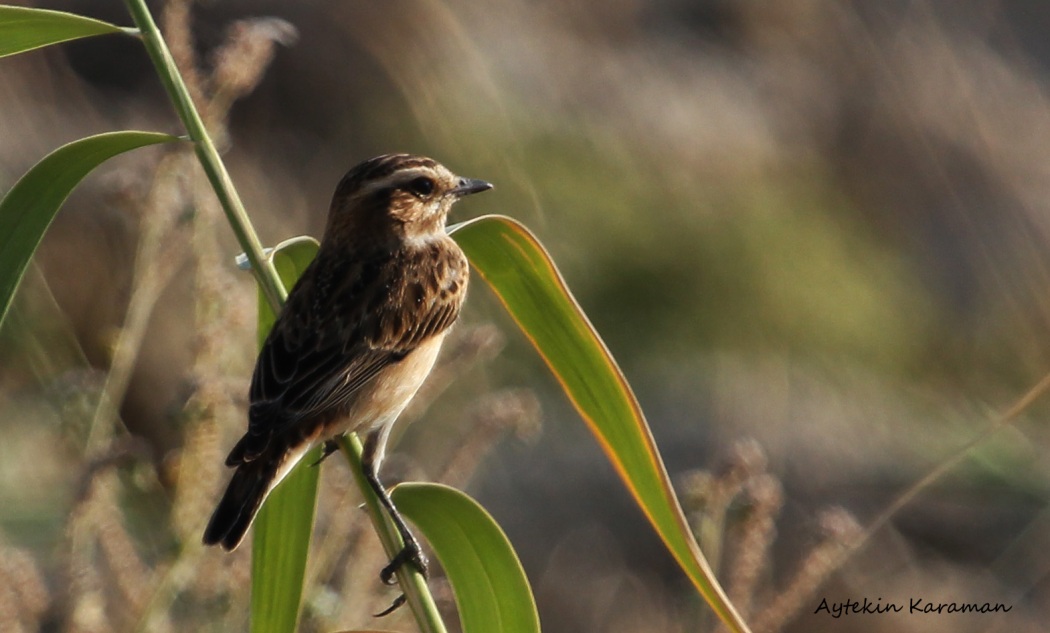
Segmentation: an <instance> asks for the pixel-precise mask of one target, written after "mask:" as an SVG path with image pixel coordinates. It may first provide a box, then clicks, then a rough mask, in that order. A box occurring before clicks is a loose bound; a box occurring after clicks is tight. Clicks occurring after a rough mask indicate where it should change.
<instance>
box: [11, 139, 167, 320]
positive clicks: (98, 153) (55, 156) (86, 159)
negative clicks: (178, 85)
mask: <svg viewBox="0 0 1050 633" xmlns="http://www.w3.org/2000/svg"><path fill="white" fill-rule="evenodd" d="M176 140H178V139H177V138H176V137H174V136H169V135H167V134H158V133H156V132H130V131H129V132H110V133H106V134H99V135H97V136H89V137H88V138H84V139H80V140H79V141H74V142H72V143H69V144H68V145H63V146H62V147H60V148H58V149H56V150H55V151H53V152H51V153H50V154H48V155H47V156H45V157H44V158H43V160H41V161H40V162H39V163H37V164H36V165H34V166H33V168H32V169H30V170H29V171H28V172H26V174H25V175H24V176H22V178H21V179H20V180H19V181H18V182H17V183H15V186H14V187H12V188H11V190H10V191H8V192H7V195H5V196H4V199H3V200H2V201H0V323H3V320H4V317H6V316H7V311H8V309H9V308H10V307H11V300H12V299H13V298H14V294H15V290H16V289H17V288H18V283H19V282H20V281H21V280H22V275H23V274H24V273H25V269H26V266H28V265H29V260H30V259H31V258H32V256H33V253H34V252H35V251H36V248H37V246H39V245H40V240H41V239H43V237H44V232H45V231H47V227H48V226H50V225H51V221H52V220H54V218H55V214H57V213H58V210H59V208H60V207H61V206H62V203H63V202H65V200H66V198H67V197H69V194H70V192H72V191H73V189H74V188H76V186H77V185H78V184H79V183H80V181H81V180H83V179H84V177H85V176H87V175H88V173H90V172H91V170H93V169H95V168H96V167H98V166H99V165H101V164H102V163H103V162H104V161H105V160H106V159H108V158H112V157H113V156H116V155H117V154H120V153H123V152H126V151H128V150H132V149H135V148H138V147H142V146H144V145H153V144H156V143H167V142H170V141H176Z"/></svg>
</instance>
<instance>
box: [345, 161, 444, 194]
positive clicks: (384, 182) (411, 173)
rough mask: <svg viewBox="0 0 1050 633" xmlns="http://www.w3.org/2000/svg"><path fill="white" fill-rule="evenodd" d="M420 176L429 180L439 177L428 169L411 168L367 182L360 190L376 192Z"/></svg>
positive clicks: (367, 192)
mask: <svg viewBox="0 0 1050 633" xmlns="http://www.w3.org/2000/svg"><path fill="white" fill-rule="evenodd" d="M420 176H428V177H430V178H435V179H436V178H438V177H440V176H439V174H438V173H437V172H436V171H435V170H434V169H432V168H429V167H413V168H411V169H399V170H397V171H395V172H394V173H392V174H390V175H388V176H385V177H383V178H380V179H378V180H373V181H371V182H369V183H368V184H366V185H365V186H364V187H362V188H361V193H363V194H369V193H372V192H373V191H378V190H379V189H386V188H388V187H393V186H394V185H397V184H399V183H405V182H408V181H410V180H412V179H413V178H418V177H420Z"/></svg>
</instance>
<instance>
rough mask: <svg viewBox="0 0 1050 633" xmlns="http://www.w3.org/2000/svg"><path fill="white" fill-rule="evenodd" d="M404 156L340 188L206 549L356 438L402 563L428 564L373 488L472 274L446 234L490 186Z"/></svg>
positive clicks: (255, 400) (229, 537)
mask: <svg viewBox="0 0 1050 633" xmlns="http://www.w3.org/2000/svg"><path fill="white" fill-rule="evenodd" d="M491 188H492V185H490V184H489V183H487V182H485V181H482V180H472V179H469V178H460V177H458V176H455V175H454V174H453V173H452V172H450V171H449V170H448V169H446V168H445V167H443V166H441V165H440V164H438V163H437V162H435V161H433V160H431V159H429V158H424V157H421V156H411V155H407V154H392V155H385V156H379V157H376V158H373V159H371V160H367V161H365V162H363V163H361V164H360V165H357V166H356V167H354V168H353V169H351V170H350V171H349V172H348V173H347V174H346V176H344V177H343V179H342V181H341V182H340V183H339V186H338V187H337V188H336V191H335V195H334V197H333V198H332V206H331V209H330V210H329V212H328V223H327V226H326V227H325V232H324V237H323V239H322V240H321V246H320V249H319V250H318V252H317V256H316V258H315V259H314V261H313V263H311V264H310V266H309V267H308V268H307V269H306V271H305V272H304V273H303V275H302V277H301V278H300V279H299V282H298V283H297V284H296V285H295V287H294V288H293V289H292V291H291V293H289V295H288V300H287V302H286V303H285V306H284V309H283V310H282V311H281V313H280V315H279V316H278V318H277V321H276V323H274V326H273V329H272V330H271V331H270V334H269V336H268V337H267V339H266V342H265V343H264V344H263V348H262V351H261V352H260V353H259V359H258V361H257V362H256V365H255V373H254V375H253V376H252V383H251V391H250V403H251V404H250V407H249V409H248V432H247V433H245V434H244V437H242V438H241V439H240V441H239V442H237V445H236V446H234V448H233V450H232V451H231V452H230V455H229V457H227V458H226V465H227V466H230V467H236V469H237V470H236V471H235V472H234V474H233V479H232V481H230V485H229V487H228V488H227V489H226V494H224V495H223V497H222V500H221V501H220V502H219V505H218V507H217V508H216V509H215V513H214V514H213V515H212V517H211V521H210V522H209V523H208V527H207V529H206V530H205V532H204V543H205V544H208V545H214V544H217V545H220V546H221V547H223V548H224V549H226V550H233V549H234V548H236V547H237V546H238V545H239V544H240V542H241V540H243V539H244V535H245V533H246V532H247V531H248V527H249V526H250V525H251V524H252V520H253V519H254V518H255V515H256V513H257V512H258V511H259V507H260V506H261V505H262V503H263V501H264V500H265V499H266V496H267V495H268V494H269V493H270V491H271V490H273V488H274V487H275V486H276V485H277V484H278V483H279V482H280V481H281V480H282V479H283V478H284V477H285V476H286V475H287V474H288V472H289V471H290V470H291V469H292V467H293V466H295V465H296V463H298V462H299V461H300V460H301V459H302V458H303V456H304V455H305V454H306V453H307V451H309V450H310V449H311V448H313V447H314V446H316V445H317V444H319V443H321V442H325V443H326V444H325V448H326V454H327V452H330V450H334V444H332V443H329V440H332V439H333V438H336V437H338V436H339V435H341V434H343V433H346V432H350V431H355V432H358V433H360V434H362V436H363V437H364V438H365V439H364V455H363V458H362V461H363V463H364V470H365V475H366V477H367V479H368V481H369V482H370V483H371V485H372V487H373V488H374V489H375V491H376V493H377V494H378V495H379V497H380V499H381V500H382V501H383V504H384V505H385V506H386V508H387V510H388V511H389V512H390V514H391V517H392V518H393V519H394V522H395V525H396V526H397V528H398V530H399V531H400V532H401V535H402V537H403V539H404V541H405V550H403V551H402V552H401V553H400V554H399V555H398V556H397V557H396V558H395V559H394V560H393V561H392V562H391V564H390V565H388V566H387V567H386V568H385V569H384V570H383V572H382V574H381V576H382V578H383V580H384V582H388V583H389V582H390V581H391V577H392V574H393V573H394V571H396V570H397V568H398V567H400V565H402V564H403V563H405V562H406V561H412V562H413V563H414V564H416V566H417V567H419V568H420V569H421V570H425V561H424V560H423V558H422V555H421V554H420V552H419V548H418V544H417V543H416V541H415V539H413V538H412V535H411V533H410V532H409V531H408V529H407V527H406V526H405V524H404V521H403V520H402V519H401V517H400V515H399V514H398V513H397V511H396V509H395V508H394V506H393V504H392V503H391V501H390V497H389V495H388V494H387V492H386V490H385V489H384V488H383V485H382V484H381V483H380V481H379V479H378V477H377V474H376V473H377V470H378V467H379V464H380V462H381V460H382V458H383V451H384V447H385V444H386V439H387V437H388V436H389V434H390V429H391V427H392V426H393V424H394V421H395V420H396V419H397V417H398V415H400V413H401V411H402V410H403V409H404V408H405V406H406V405H408V402H409V401H410V400H411V399H412V397H413V396H414V395H415V393H416V390H417V389H419V386H420V385H421V384H422V383H423V380H424V379H425V378H426V377H427V374H429V373H430V369H431V367H433V365H434V359H435V358H436V357H437V353H438V349H439V348H440V347H441V341H442V339H444V337H445V334H446V332H448V329H449V327H450V326H451V325H452V324H453V323H454V322H455V320H456V317H457V316H458V315H459V310H460V307H461V306H462V305H463V299H464V297H465V296H466V292H467V279H468V275H469V268H468V266H467V259H466V257H465V256H464V255H463V251H461V250H460V249H459V246H458V245H457V244H456V243H455V242H454V241H453V240H452V238H451V237H449V236H448V234H447V233H446V232H445V220H446V218H447V217H448V212H449V209H450V208H451V207H452V205H453V204H454V203H455V202H456V201H457V200H459V199H460V198H462V197H463V196H467V195H470V194H472V193H478V192H480V191H485V190H487V189H491Z"/></svg>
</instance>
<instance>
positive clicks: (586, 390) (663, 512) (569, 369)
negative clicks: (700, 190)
mask: <svg viewBox="0 0 1050 633" xmlns="http://www.w3.org/2000/svg"><path fill="white" fill-rule="evenodd" d="M453 232H454V237H455V239H456V241H457V242H459V244H460V246H461V247H462V248H463V250H464V251H465V252H466V254H467V257H468V258H469V259H470V262H471V264H472V265H473V266H474V268H475V270H476V271H477V272H478V273H479V274H480V275H481V277H482V278H483V279H485V281H486V282H488V284H489V285H490V286H491V287H492V289H493V290H494V291H495V293H496V295H497V296H498V297H499V298H500V301H502V302H503V305H504V306H505V307H506V308H507V310H508V312H509V313H510V314H511V316H512V317H513V318H514V320H515V321H516V322H517V324H518V326H519V327H520V328H521V330H522V332H523V333H524V334H525V336H526V337H528V339H529V340H530V341H531V342H532V344H533V345H534V346H535V348H536V350H537V351H538V352H539V353H540V356H542V357H543V360H544V361H545V362H546V363H547V366H548V367H549V368H550V370H551V371H552V372H553V373H554V375H555V377H556V378H557V379H558V381H559V382H560V383H561V386H562V388H563V389H564V390H565V393H566V395H568V397H569V399H570V400H571V401H572V403H573V405H574V406H575V407H576V409H577V411H579V413H580V415H581V416H582V417H583V419H584V421H585V422H586V423H587V425H588V426H589V427H590V429H591V431H592V433H593V434H594V435H595V436H596V437H597V439H598V442H599V443H600V444H601V446H602V449H603V450H604V451H605V453H606V455H607V456H608V458H609V460H610V461H611V462H612V464H613V466H614V467H615V468H616V471H617V472H618V473H619V475H620V477H621V478H622V479H623V481H624V483H625V484H626V485H627V488H628V489H629V490H630V491H631V494H632V495H633V496H634V498H635V500H636V501H637V503H638V505H639V506H641V508H642V511H643V512H644V513H645V516H646V517H647V518H648V519H649V521H650V523H652V525H653V527H654V528H655V529H656V532H657V533H658V534H659V535H660V537H661V538H662V539H663V541H664V544H665V545H666V546H667V548H668V550H670V552H671V554H672V555H673V556H674V558H675V559H676V560H677V561H678V564H679V565H680V566H681V567H682V569H683V570H684V571H685V572H686V574H687V575H688V576H689V578H690V579H691V580H692V582H693V584H694V585H695V586H696V588H697V590H698V591H699V592H700V593H701V595H703V597H704V598H705V599H706V600H707V602H708V603H709V604H710V605H711V607H712V609H714V611H715V613H716V614H717V615H718V617H719V619H720V620H722V622H724V623H725V624H726V625H727V626H729V627H730V628H731V629H732V630H734V631H738V632H743V631H747V630H748V629H747V625H746V624H745V623H744V621H743V619H742V618H741V617H740V616H739V614H738V613H737V612H736V610H735V609H734V608H733V605H732V604H731V603H730V602H729V600H728V598H727V597H726V595H725V593H724V592H723V591H722V588H721V586H720V585H719V584H718V581H717V579H716V578H715V576H714V573H713V572H712V571H711V568H710V566H709V565H708V563H707V561H706V560H705V558H704V556H703V554H702V553H701V552H700V548H699V546H698V545H697V543H696V540H695V539H694V538H693V535H692V533H691V531H690V530H689V525H688V523H687V522H686V519H685V515H684V514H683V512H682V508H681V506H680V505H679V503H678V499H677V497H676V496H675V493H674V490H673V488H672V487H671V482H670V479H669V478H668V476H667V471H666V469H665V468H664V465H663V461H662V459H661V458H660V455H659V453H658V452H657V450H656V445H655V443H654V442H653V437H652V433H651V432H650V430H649V425H648V424H647V423H646V421H645V417H644V416H643V414H642V410H641V407H640V406H639V405H638V401H637V399H636V398H635V396H634V394H633V393H632V391H631V388H630V386H629V385H628V384H627V381H626V379H625V378H624V376H623V374H622V372H621V371H620V368H619V367H618V366H617V365H616V361H615V360H613V357H612V355H611V354H610V353H609V350H608V349H607V348H606V347H605V344H604V343H603V342H602V340H601V338H600V337H599V336H598V334H597V332H595V330H594V327H593V326H592V325H591V324H590V322H589V321H588V320H587V317H586V315H585V314H584V313H583V311H582V310H581V309H580V307H579V305H578V304H577V303H576V300H575V299H574V298H573V296H572V294H571V293H570V292H569V289H568V287H567V286H566V285H565V281H564V280H563V279H562V277H561V275H560V274H559V273H558V270H557V268H555V266H554V264H553V262H552V261H551V259H550V256H549V255H548V254H547V252H546V251H545V250H544V249H543V246H542V245H541V244H540V243H539V241H537V240H536V238H535V237H534V236H533V235H532V234H531V233H530V232H529V231H528V229H526V228H525V227H524V226H522V225H521V224H520V223H518V222H516V221H515V220H512V219H510V218H506V217H502V216H485V217H481V218H477V219H476V220H472V221H470V222H465V223H463V224H461V225H458V226H456V227H453Z"/></svg>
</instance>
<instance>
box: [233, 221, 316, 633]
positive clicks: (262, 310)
mask: <svg viewBox="0 0 1050 633" xmlns="http://www.w3.org/2000/svg"><path fill="white" fill-rule="evenodd" d="M317 246H318V245H317V240H314V239H312V238H308V237H299V238H293V239H290V240H286V241H284V242H281V243H280V244H278V245H277V246H276V247H274V249H273V250H272V251H270V253H269V256H268V259H270V260H271V261H272V262H273V264H274V267H275V268H276V269H277V273H278V275H280V279H281V283H282V284H283V285H284V287H285V288H291V287H292V286H294V285H295V282H296V281H297V280H298V279H299V277H300V275H302V274H303V271H304V270H306V267H307V266H308V265H309V264H310V262H311V261H312V260H313V258H314V255H316V254H317ZM276 319H277V313H276V312H275V311H274V310H273V307H272V306H270V302H269V300H268V299H267V297H266V294H265V293H264V292H263V291H262V289H261V288H260V289H259V329H258V342H259V346H260V347H261V346H262V344H263V342H264V341H265V340H266V335H267V334H269V332H270V328H271V327H273V324H274V321H275V320H276ZM319 457H320V450H319V449H314V450H313V451H311V452H310V453H308V454H307V455H306V457H304V458H303V460H302V462H300V464H299V466H298V467H296V468H295V470H293V471H292V472H291V473H290V474H289V475H288V476H287V477H285V479H284V481H282V482H281V483H280V485H278V486H277V488H276V489H274V491H273V492H272V493H270V496H269V497H268V498H267V499H266V503H264V504H263V507H262V508H261V509H260V510H259V515H258V516H257V517H256V519H255V525H254V526H253V528H252V530H253V532H252V595H251V607H250V609H251V620H250V621H251V632H252V633H284V632H286V631H294V630H295V628H296V624H297V622H298V621H299V609H300V606H301V604H302V597H303V589H304V587H303V578H304V577H305V574H306V559H307V557H308V556H309V553H310V541H311V535H312V532H313V524H314V511H315V506H316V504H317V485H318V478H319V476H320V471H321V469H320V468H312V467H311V466H310V464H313V463H315V462H316V461H317V460H318V459H319Z"/></svg>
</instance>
